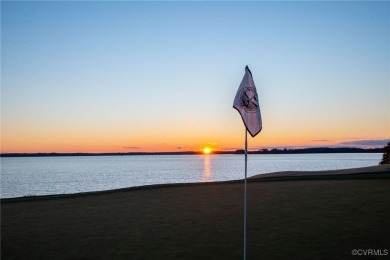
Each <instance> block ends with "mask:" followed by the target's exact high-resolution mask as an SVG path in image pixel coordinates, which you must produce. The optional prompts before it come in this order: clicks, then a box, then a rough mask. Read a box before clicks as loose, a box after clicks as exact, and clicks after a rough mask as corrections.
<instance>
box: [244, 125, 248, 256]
mask: <svg viewBox="0 0 390 260" xmlns="http://www.w3.org/2000/svg"><path fill="white" fill-rule="evenodd" d="M247 157H248V131H247V130H246V127H245V179H244V260H246V175H247V174H246V172H247Z"/></svg>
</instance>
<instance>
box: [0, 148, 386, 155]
mask: <svg viewBox="0 0 390 260" xmlns="http://www.w3.org/2000/svg"><path fill="white" fill-rule="evenodd" d="M243 153H244V150H236V151H214V152H213V154H243ZM316 153H383V148H371V149H363V148H353V147H346V148H329V147H315V148H302V149H271V150H268V149H262V150H260V151H248V154H316ZM200 154H203V153H202V152H201V151H183V152H127V153H121V152H118V153H54V152H53V153H2V154H0V157H53V156H124V155H200Z"/></svg>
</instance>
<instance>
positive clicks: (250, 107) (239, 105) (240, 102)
mask: <svg viewBox="0 0 390 260" xmlns="http://www.w3.org/2000/svg"><path fill="white" fill-rule="evenodd" d="M233 107H234V108H235V109H237V111H238V112H239V113H240V115H241V117H242V120H243V121H244V124H245V127H246V129H247V130H248V132H249V133H250V134H251V136H252V137H255V136H256V135H257V134H258V133H259V132H260V131H261V128H262V123H261V115H260V105H259V99H258V97H257V91H256V86H255V83H254V82H253V77H252V72H251V71H250V70H249V68H248V66H246V67H245V75H244V78H243V79H242V81H241V84H240V87H239V88H238V90H237V94H236V97H235V98H234V102H233Z"/></svg>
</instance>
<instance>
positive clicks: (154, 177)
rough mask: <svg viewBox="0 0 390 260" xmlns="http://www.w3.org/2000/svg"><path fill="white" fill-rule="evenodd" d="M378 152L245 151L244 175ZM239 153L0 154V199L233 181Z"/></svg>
mask: <svg viewBox="0 0 390 260" xmlns="http://www.w3.org/2000/svg"><path fill="white" fill-rule="evenodd" d="M381 158H382V154H380V153H370V154H364V153H358V154H277V155H276V154H250V155H248V177H250V176H253V175H256V174H261V173H269V172H276V171H299V170H301V171H318V170H335V169H347V168H357V167H365V166H373V165H378V163H379V161H380V160H381ZM243 178H244V155H140V156H134V155H133V156H59V157H2V158H1V198H12V197H23V196H33V195H49V194H50V195H51V194H69V193H79V192H87V191H100V190H110V189H118V188H125V187H133V186H142V185H151V184H165V183H191V182H211V181H226V180H238V179H243Z"/></svg>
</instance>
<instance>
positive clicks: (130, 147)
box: [122, 146, 141, 149]
mask: <svg viewBox="0 0 390 260" xmlns="http://www.w3.org/2000/svg"><path fill="white" fill-rule="evenodd" d="M122 148H123V149H141V147H138V146H122Z"/></svg>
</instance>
